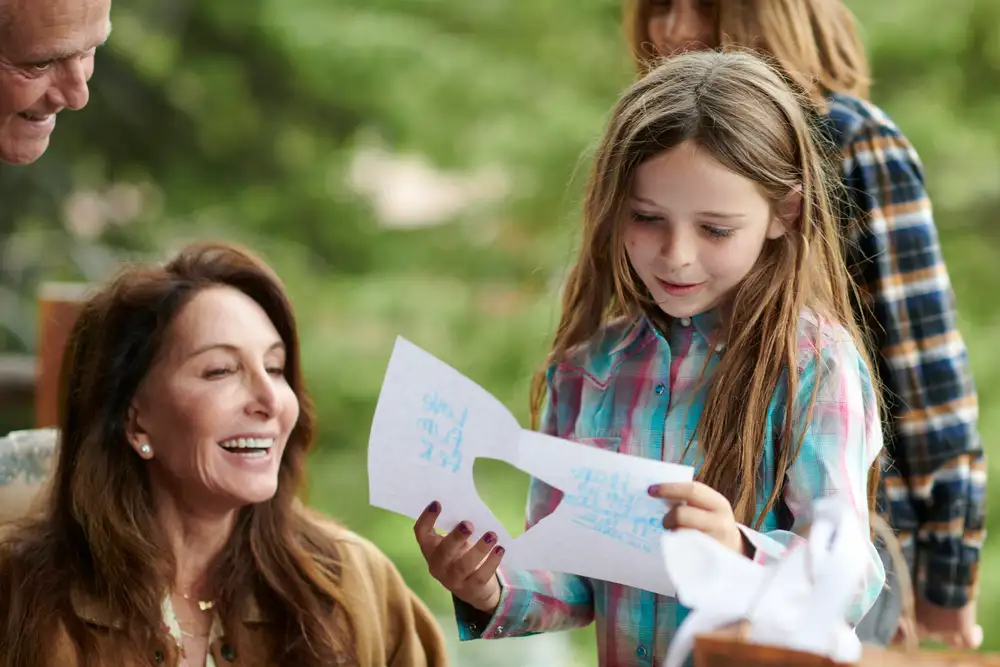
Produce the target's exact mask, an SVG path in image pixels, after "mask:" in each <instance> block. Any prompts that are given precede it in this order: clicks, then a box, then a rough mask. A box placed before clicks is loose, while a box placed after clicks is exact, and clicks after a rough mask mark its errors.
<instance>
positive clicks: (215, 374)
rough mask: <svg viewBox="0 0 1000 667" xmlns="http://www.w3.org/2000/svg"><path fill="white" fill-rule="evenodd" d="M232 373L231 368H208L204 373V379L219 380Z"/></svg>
mask: <svg viewBox="0 0 1000 667" xmlns="http://www.w3.org/2000/svg"><path fill="white" fill-rule="evenodd" d="M232 372H233V370H232V369H231V368H210V369H208V370H207V371H205V377H206V378H209V379H211V378H220V377H224V376H226V375H229V374H230V373H232Z"/></svg>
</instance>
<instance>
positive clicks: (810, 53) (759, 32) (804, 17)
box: [623, 0, 871, 108]
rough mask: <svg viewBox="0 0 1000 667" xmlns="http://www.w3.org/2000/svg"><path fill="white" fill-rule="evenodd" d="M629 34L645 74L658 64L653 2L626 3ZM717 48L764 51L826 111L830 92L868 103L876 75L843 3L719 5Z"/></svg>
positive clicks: (745, 0) (741, 1)
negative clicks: (652, 24) (652, 23)
mask: <svg viewBox="0 0 1000 667" xmlns="http://www.w3.org/2000/svg"><path fill="white" fill-rule="evenodd" d="M623 8H624V29H625V34H626V38H627V39H628V42H629V46H630V47H631V50H632V57H633V58H634V60H635V64H636V67H637V69H638V70H639V73H640V74H643V73H645V72H647V71H649V69H650V68H651V67H652V66H654V65H655V64H656V63H657V62H658V61H659V59H660V58H659V55H658V54H657V52H656V49H655V48H654V46H653V42H652V40H651V39H650V35H649V19H650V17H651V15H652V14H653V12H655V11H656V8H655V7H653V4H652V0H624V4H623ZM712 14H713V15H712V20H713V23H714V27H715V35H714V36H715V41H716V44H717V45H719V46H722V47H727V46H741V47H744V48H753V49H759V50H761V51H763V52H765V53H767V54H769V55H770V56H771V57H773V58H774V59H775V60H776V61H777V62H778V63H779V64H780V65H781V67H782V69H784V70H785V72H786V73H787V74H788V75H789V76H790V77H792V78H793V79H794V80H795V82H796V83H797V84H798V85H799V86H800V87H801V88H802V89H803V90H806V91H808V92H809V94H810V95H811V96H812V97H813V101H814V102H815V103H816V104H817V105H818V106H820V107H821V108H822V107H823V106H824V96H825V93H827V92H835V93H845V94H848V95H852V96H854V97H858V98H860V99H864V100H867V99H868V91H869V87H870V86H871V72H870V70H869V66H868V58H867V56H866V55H865V47H864V43H863V42H862V41H861V37H860V35H859V34H858V26H857V22H856V21H855V19H854V15H853V14H852V13H851V10H850V9H849V8H848V7H847V5H845V4H844V3H843V2H842V0H719V2H717V3H716V4H715V8H714V10H713V12H712Z"/></svg>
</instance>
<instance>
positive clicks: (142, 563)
mask: <svg viewBox="0 0 1000 667" xmlns="http://www.w3.org/2000/svg"><path fill="white" fill-rule="evenodd" d="M214 286H229V287H232V288H235V289H237V290H239V291H241V292H243V293H244V294H246V295H247V296H249V297H250V298H252V299H253V300H254V301H256V302H257V303H258V304H259V305H260V306H261V307H262V308H263V309H264V311H265V312H266V313H267V315H268V317H269V318H270V320H271V322H272V323H273V324H274V327H275V328H276V329H277V331H278V333H279V335H280V336H281V338H282V340H283V342H284V344H285V346H286V348H287V363H286V366H285V377H286V379H287V381H288V383H289V385H290V386H291V388H292V390H293V391H294V392H295V394H296V396H297V397H298V400H299V404H300V415H299V420H298V422H297V424H296V425H295V427H294V429H293V430H292V433H291V435H290V436H289V440H288V444H287V446H286V448H285V451H284V456H283V458H282V461H281V465H280V469H279V473H278V474H279V478H278V490H277V493H276V494H275V496H274V497H273V498H272V499H271V500H269V501H267V502H264V503H260V504H257V505H252V506H249V507H246V508H244V509H243V510H242V511H241V512H240V514H239V517H238V519H237V521H236V525H235V528H234V531H233V534H232V536H231V537H230V539H229V541H228V542H227V543H226V545H225V547H224V549H223V551H222V552H221V553H220V554H219V556H218V557H217V558H216V560H215V562H214V563H213V565H212V567H211V569H210V573H209V586H210V590H211V592H212V593H213V594H214V597H215V599H216V600H217V601H218V604H217V609H218V611H219V613H220V615H221V617H222V621H223V626H224V627H225V628H226V629H227V631H229V632H231V633H239V632H240V631H241V629H242V623H241V620H240V619H242V618H243V616H242V614H243V612H244V610H245V606H246V605H247V604H248V593H253V594H254V596H255V597H256V599H257V601H258V602H259V604H260V605H261V606H262V607H265V608H267V610H268V612H269V614H270V615H273V616H274V617H275V618H277V619H281V621H280V622H279V623H277V624H275V625H274V627H275V631H276V633H277V636H275V637H273V638H272V639H273V641H274V643H273V645H274V646H276V647H278V650H279V652H278V653H277V654H276V655H275V656H274V660H275V663H276V664H280V665H295V666H296V667H299V666H302V667H309V666H312V665H315V666H317V667H319V666H320V665H324V666H325V665H330V664H334V663H335V662H336V661H337V660H338V658H340V657H343V656H344V655H345V654H350V653H351V651H352V647H351V646H350V645H349V642H347V641H345V640H347V639H348V638H349V637H351V636H352V633H351V632H350V631H349V628H350V626H351V622H352V621H351V618H350V614H349V613H348V611H347V609H346V608H345V607H346V606H348V605H346V604H345V601H344V600H342V598H341V594H340V592H339V588H338V577H339V571H338V562H339V560H338V557H337V553H336V549H335V547H334V545H333V544H332V543H331V540H330V539H329V538H325V536H324V534H323V532H322V530H321V529H320V528H318V527H316V525H315V524H314V523H313V522H311V521H309V520H308V519H307V518H306V517H305V516H304V515H303V513H302V512H301V510H297V509H296V504H297V499H296V493H297V491H298V489H299V487H300V484H301V482H302V480H303V474H304V466H305V462H306V453H307V450H308V449H309V446H310V443H311V441H312V436H313V423H314V413H313V409H312V405H311V402H310V400H309V397H308V395H307V394H306V391H305V388H304V387H303V381H302V371H301V360H300V358H299V341H298V334H297V330H296V324H295V316H294V314H293V312H292V306H291V304H290V303H289V300H288V297H287V296H286V294H285V291H284V288H283V286H282V284H281V281H280V280H279V279H278V277H277V276H276V275H275V274H274V272H273V271H272V270H271V269H270V268H269V267H268V266H267V265H266V264H265V263H264V262H263V261H261V260H260V259H258V258H257V257H256V256H254V255H253V254H251V253H250V252H248V251H246V250H244V249H242V248H239V247H237V246H233V245H228V244H218V243H206V244H195V245H191V246H188V247H187V248H185V249H184V250H182V251H181V252H180V253H179V254H178V255H177V256H176V257H175V258H174V259H173V260H171V261H170V262H169V263H167V264H165V265H163V266H149V265H134V266H127V267H125V268H124V269H123V270H122V271H121V272H120V273H119V274H118V275H117V277H115V278H114V279H113V280H111V281H110V282H109V283H108V284H107V285H106V286H105V287H103V289H101V290H100V291H99V292H97V293H96V294H95V295H94V296H93V297H92V298H91V299H89V300H88V302H87V303H86V304H85V306H84V307H83V309H82V312H81V314H80V316H79V319H78V320H77V322H76V324H75V326H74V328H73V330H72V333H71V334H70V337H69V342H68V344H67V348H66V353H65V357H64V363H63V368H62V380H61V386H60V390H61V393H60V417H59V422H60V429H61V440H60V447H59V452H58V459H57V464H56V469H55V473H54V478H53V480H52V488H51V494H52V495H51V498H50V502H49V504H48V505H47V509H46V511H45V513H44V514H43V515H41V516H38V517H36V518H31V519H29V520H26V521H25V522H23V524H22V525H20V526H19V527H18V528H17V529H16V530H14V531H13V532H12V533H10V534H9V535H7V536H5V537H4V539H3V541H2V543H0V645H2V646H3V650H2V651H0V665H4V666H10V667H13V666H14V665H17V666H18V667H25V666H30V667H34V666H35V665H42V664H48V663H47V661H46V660H47V656H46V651H47V649H48V648H49V647H51V645H52V641H51V640H52V639H54V637H53V633H55V632H57V630H58V628H59V626H60V625H62V627H64V628H65V629H66V631H67V633H68V634H69V636H70V638H71V639H72V641H73V643H74V644H75V645H76V647H77V650H78V651H79V653H80V657H81V659H82V660H81V664H85V665H99V664H105V663H104V662H103V661H102V656H100V655H97V654H96V653H97V649H96V643H95V641H94V637H93V635H92V632H91V630H90V629H89V627H88V626H87V625H86V624H85V623H83V622H81V621H80V620H79V619H78V618H77V617H76V615H75V613H74V611H73V607H72V605H71V601H70V591H71V590H72V589H74V588H76V589H79V590H81V591H82V592H83V594H85V595H88V596H91V597H94V598H96V599H99V600H101V601H102V602H103V603H105V604H106V605H107V606H108V609H109V611H110V612H111V613H112V614H113V615H115V616H116V617H121V618H124V619H126V626H125V628H124V629H123V630H124V632H123V637H124V638H125V646H124V647H122V648H121V650H122V651H123V654H124V655H125V656H131V655H134V660H135V662H136V664H140V663H144V662H145V661H146V654H147V652H148V645H149V641H150V633H152V634H153V636H157V635H158V634H160V636H161V639H163V640H164V641H165V640H166V639H165V638H164V637H162V634H161V633H162V631H161V630H160V627H161V604H162V601H163V599H164V597H165V596H166V595H167V593H168V590H169V586H170V582H172V581H173V579H172V576H173V571H174V563H173V561H172V556H171V554H170V552H169V550H168V549H165V548H164V547H163V545H164V541H163V538H162V536H161V534H160V532H159V529H158V527H157V525H156V523H155V521H154V519H153V511H152V505H151V497H150V489H149V483H148V478H147V475H146V472H145V469H144V462H143V461H142V460H141V459H140V458H139V457H138V456H137V455H135V453H134V450H132V449H131V447H130V446H129V444H128V441H127V439H126V431H125V428H126V422H127V415H128V410H129V406H130V404H131V403H132V399H133V396H134V395H135V393H136V390H137V388H138V387H139V384H140V382H141V381H142V379H143V378H144V376H145V375H146V374H147V372H148V371H149V369H150V366H151V365H152V363H153V361H154V359H155V358H156V356H157V353H158V351H159V350H160V349H161V348H162V347H163V344H164V341H165V339H166V336H167V335H168V334H169V330H170V325H171V322H173V321H174V319H175V318H176V317H177V315H178V313H179V312H180V311H181V309H182V308H184V306H185V304H187V303H189V302H190V301H191V299H192V297H194V296H195V295H196V294H197V293H198V292H199V291H201V290H203V289H206V288H209V287H214ZM331 618H336V619H337V621H338V622H337V623H336V624H332V623H331V622H330V619H331ZM234 640H236V641H237V642H238V641H239V639H238V637H234ZM118 648H119V647H116V650H118Z"/></svg>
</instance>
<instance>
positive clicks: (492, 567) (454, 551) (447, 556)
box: [413, 501, 504, 614]
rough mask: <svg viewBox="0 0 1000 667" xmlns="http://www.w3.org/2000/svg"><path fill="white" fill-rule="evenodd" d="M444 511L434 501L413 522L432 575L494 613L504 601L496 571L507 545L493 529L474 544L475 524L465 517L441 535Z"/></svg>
mask: <svg viewBox="0 0 1000 667" xmlns="http://www.w3.org/2000/svg"><path fill="white" fill-rule="evenodd" d="M440 513H441V505H440V503H438V502H437V501H434V502H433V503H431V504H430V505H428V506H427V509H425V510H424V512H423V514H421V515H420V517H419V518H417V522H416V523H415V524H413V533H414V534H415V535H416V537H417V543H418V544H419V545H420V551H421V552H422V553H423V555H424V559H425V560H426V561H427V568H428V570H430V573H431V576H432V577H434V578H435V579H437V580H438V581H440V582H441V585H443V586H444V587H445V588H447V589H448V590H449V591H451V592H452V593H453V594H454V595H455V597H457V598H458V599H459V600H461V601H463V602H465V603H466V604H468V605H470V606H472V607H475V608H476V609H478V610H479V611H481V612H484V613H487V614H492V613H493V612H494V611H495V610H496V608H497V604H499V602H500V581H499V580H498V579H497V577H496V571H497V567H498V566H499V565H500V560H501V559H502V558H503V553H504V550H503V547H501V546H499V545H498V544H497V543H496V541H497V536H496V535H494V534H493V533H486V534H484V535H483V536H482V537H480V538H479V541H478V542H476V543H475V544H471V545H470V544H469V538H470V537H472V531H473V530H474V527H473V525H472V524H471V523H470V522H468V521H462V522H461V523H459V524H458V525H457V526H455V529H454V530H452V531H451V532H450V533H448V534H447V535H438V533H437V531H435V530H434V523H435V522H436V521H437V518H438V515H439V514H440Z"/></svg>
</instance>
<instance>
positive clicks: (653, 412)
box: [456, 313, 884, 667]
mask: <svg viewBox="0 0 1000 667" xmlns="http://www.w3.org/2000/svg"><path fill="white" fill-rule="evenodd" d="M713 317H714V314H713V313H706V314H703V315H699V316H697V317H695V318H693V320H689V319H682V320H677V321H676V322H675V324H674V325H673V326H672V327H671V329H670V331H669V332H667V333H666V334H665V335H664V334H661V332H660V331H659V330H658V329H657V328H656V327H654V326H653V325H652V324H651V323H650V321H649V320H648V319H646V318H641V319H639V320H638V321H636V322H626V321H619V322H616V323H613V324H611V325H609V326H607V327H605V328H604V329H603V330H602V332H601V335H599V336H598V337H597V338H596V339H595V340H594V341H593V342H592V344H590V345H589V346H585V347H584V348H583V349H581V350H579V351H577V352H574V353H573V354H572V355H571V356H570V358H568V359H567V360H566V361H564V362H563V363H560V364H559V365H558V366H556V367H555V368H553V369H552V370H551V371H550V373H549V384H548V404H547V407H546V410H545V414H544V416H543V424H542V427H543V430H544V432H546V433H548V434H551V435H556V436H559V437H563V438H568V439H572V440H577V441H580V442H583V443H586V444H588V445H591V446H595V447H601V448H604V449H608V450H612V451H617V452H622V453H626V454H631V455H634V456H641V457H646V458H651V459H661V460H665V461H673V462H683V463H686V464H689V465H693V466H695V467H697V466H698V465H699V464H700V456H701V455H700V454H699V453H698V451H697V450H698V447H697V439H694V440H693V442H692V438H693V437H694V433H695V428H696V426H697V423H698V420H699V418H700V417H701V411H702V408H703V406H704V401H705V398H706V396H707V391H708V389H707V387H706V384H707V383H706V382H700V380H701V379H702V377H703V373H706V374H711V372H712V371H713V369H714V368H715V366H716V365H717V364H718V360H719V358H720V355H721V354H723V353H724V350H725V344H724V342H721V341H720V340H719V339H718V337H717V333H716V326H715V324H714V321H713ZM799 340H800V355H799V363H798V368H797V369H795V370H796V372H797V373H798V376H799V385H798V389H797V395H796V397H795V406H796V409H795V411H794V414H793V415H792V417H791V419H792V427H793V437H794V438H795V441H796V442H797V441H798V439H799V434H801V433H802V429H805V433H804V437H803V441H802V446H801V449H800V452H799V455H798V456H797V457H796V459H795V462H794V463H793V465H792V466H791V468H790V470H789V472H788V474H787V479H786V482H785V485H784V487H783V495H782V503H781V508H780V510H776V511H772V512H770V513H768V515H767V516H765V517H764V519H763V523H762V524H761V526H760V532H757V531H755V530H751V529H749V528H747V527H745V526H741V529H742V530H743V532H744V535H746V536H747V538H748V539H749V540H750V541H751V542H752V543H753V544H754V546H755V547H756V554H755V558H758V559H759V560H761V561H762V562H768V561H770V560H773V559H775V558H778V557H780V556H781V555H782V553H784V551H785V549H786V547H787V546H788V544H789V543H790V542H791V541H792V540H793V539H797V538H795V537H794V533H795V532H797V531H801V530H802V529H803V528H804V527H805V525H806V524H807V523H808V522H809V521H810V519H811V509H812V506H813V503H814V501H815V500H816V499H818V498H822V497H828V496H831V495H835V494H837V495H840V496H842V497H846V498H848V499H849V500H850V501H851V502H852V503H853V504H854V506H855V507H856V508H857V512H858V518H859V520H860V521H861V522H862V524H863V525H864V526H865V527H867V526H868V525H869V524H868V507H867V499H866V485H867V472H868V470H869V469H870V467H871V465H872V463H873V462H874V461H875V459H876V458H877V457H878V455H879V453H880V452H881V450H882V430H881V422H880V419H879V415H878V411H877V408H876V400H875V389H874V387H873V384H872V381H871V376H870V374H869V370H868V368H867V367H866V366H865V364H864V362H863V361H862V360H861V358H860V356H859V355H858V349H857V347H855V345H854V343H853V342H852V341H851V340H850V337H849V336H848V334H847V333H846V331H845V330H844V329H843V328H842V327H840V326H839V325H832V324H829V323H826V324H823V325H820V323H819V322H818V321H817V320H815V319H814V318H813V317H811V316H809V317H804V318H803V320H802V326H801V328H800V337H799ZM817 351H818V352H817ZM706 363H707V365H706ZM817 384H818V387H817ZM786 387H787V382H786V381H785V380H782V381H781V383H779V386H778V387H777V389H776V391H775V394H774V396H773V397H772V400H771V402H770V405H769V408H768V422H769V424H770V428H769V429H768V431H767V433H766V434H765V438H764V441H763V442H762V443H761V446H762V447H763V450H764V452H763V454H764V455H763V461H762V464H761V471H760V483H759V487H760V488H759V489H758V495H757V514H758V517H759V516H760V515H761V513H762V512H763V509H764V505H765V504H766V501H767V498H768V497H769V496H770V494H771V493H772V491H773V489H774V484H775V479H774V477H775V473H774V456H775V444H776V443H778V442H780V439H781V437H782V436H783V428H784V423H785V419H786V416H785V397H786V396H787V388H786ZM814 387H815V388H816V398H815V403H814V404H813V407H812V412H811V413H810V415H809V419H808V420H806V419H805V418H804V416H805V412H806V410H808V406H809V401H810V398H811V397H812V394H813V389H814ZM689 442H692V446H690V447H688V446H687V445H688V443H689ZM685 450H686V453H685ZM530 489H531V490H530V495H529V500H528V520H527V523H528V525H529V526H532V525H534V524H535V523H537V522H538V521H539V520H541V519H542V518H543V517H545V516H546V515H548V514H550V513H551V512H553V511H554V510H555V507H556V505H557V504H558V502H559V500H560V498H561V493H560V492H559V491H558V490H555V489H553V488H551V487H549V486H547V485H546V484H544V483H543V482H541V481H539V480H537V479H533V480H532V482H531V487H530ZM782 529H785V530H782ZM869 561H870V563H871V567H870V568H869V571H868V575H867V578H866V581H865V586H864V588H863V590H861V591H859V595H858V598H857V602H856V606H855V609H854V610H853V613H852V617H853V619H854V620H855V621H856V620H858V619H860V618H861V616H862V615H863V614H864V613H865V611H867V610H868V608H869V607H870V605H871V604H872V603H873V602H874V600H875V598H876V597H877V596H878V594H879V591H880V590H881V587H882V584H883V582H884V572H883V569H882V563H881V560H880V559H879V557H878V554H877V552H876V551H875V547H874V546H873V545H870V546H869ZM499 578H500V583H501V587H502V593H501V597H500V602H499V605H498V606H497V609H496V611H495V613H494V614H493V616H492V617H491V618H487V617H486V616H485V615H483V614H478V613H477V612H474V611H472V610H470V608H468V607H466V606H465V605H464V604H462V603H461V602H456V612H457V615H458V621H459V635H460V637H461V638H462V639H474V638H480V637H482V638H487V639H493V638H498V637H513V636H524V635H530V634H535V633H539V632H545V631H551V630H563V629H569V628H575V627H581V626H585V625H587V624H589V623H591V622H592V621H596V625H597V644H598V654H599V655H598V664H599V665H602V666H606V667H610V666H612V665H614V666H615V667H639V666H640V665H641V666H643V667H652V666H653V665H659V664H661V662H662V661H663V659H664V657H665V656H666V652H667V649H668V647H669V645H670V641H671V638H672V637H673V635H674V632H675V631H676V629H677V627H678V626H679V625H680V623H681V621H683V619H684V617H685V616H686V613H687V610H686V609H685V608H684V607H683V606H681V605H680V604H679V603H678V601H677V600H676V598H673V597H666V596H660V595H656V594H654V593H650V592H648V591H643V590H639V589H636V588H630V587H627V586H621V585H618V584H613V583H609V582H605V581H597V580H592V579H587V578H584V577H579V576H575V575H569V574H562V573H553V572H540V571H511V570H508V569H506V568H504V567H503V566H501V568H500V570H499Z"/></svg>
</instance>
